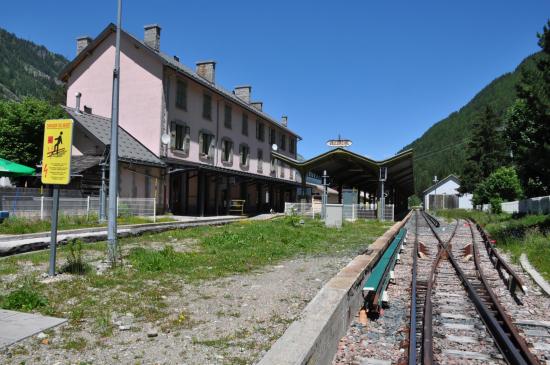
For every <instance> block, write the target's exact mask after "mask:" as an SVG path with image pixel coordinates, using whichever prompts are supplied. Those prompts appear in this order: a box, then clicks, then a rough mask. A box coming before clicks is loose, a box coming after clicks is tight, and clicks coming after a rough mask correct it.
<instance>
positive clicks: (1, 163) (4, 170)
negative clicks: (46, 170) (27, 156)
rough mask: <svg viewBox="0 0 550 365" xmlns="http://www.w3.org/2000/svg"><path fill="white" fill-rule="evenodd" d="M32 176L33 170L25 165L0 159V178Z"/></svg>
mask: <svg viewBox="0 0 550 365" xmlns="http://www.w3.org/2000/svg"><path fill="white" fill-rule="evenodd" d="M26 175H34V169H33V168H32V167H28V166H25V165H20V164H18V163H15V162H11V161H8V160H5V159H3V158H1V157H0V177H2V176H7V177H17V176H26Z"/></svg>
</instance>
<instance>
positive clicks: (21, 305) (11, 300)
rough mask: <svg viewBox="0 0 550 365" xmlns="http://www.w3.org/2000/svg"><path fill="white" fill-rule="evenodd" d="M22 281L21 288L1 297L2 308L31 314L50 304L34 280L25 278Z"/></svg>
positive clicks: (0, 305) (0, 306)
mask: <svg viewBox="0 0 550 365" xmlns="http://www.w3.org/2000/svg"><path fill="white" fill-rule="evenodd" d="M22 281H23V284H22V285H21V286H20V287H18V288H16V289H14V290H12V291H10V292H9V293H8V294H7V295H5V296H1V297H0V308H3V309H12V310H18V311H23V312H30V311H32V310H34V309H37V308H41V307H45V306H46V305H47V304H48V300H47V299H46V298H45V297H44V295H43V294H42V293H41V292H40V290H39V288H38V286H37V284H36V283H35V282H34V281H33V280H32V279H29V278H24V279H23V280H22Z"/></svg>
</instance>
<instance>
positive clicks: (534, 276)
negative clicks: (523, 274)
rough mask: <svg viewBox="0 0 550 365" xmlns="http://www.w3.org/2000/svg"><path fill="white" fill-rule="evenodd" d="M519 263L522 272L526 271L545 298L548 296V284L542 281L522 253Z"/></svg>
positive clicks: (549, 286) (549, 288)
mask: <svg viewBox="0 0 550 365" xmlns="http://www.w3.org/2000/svg"><path fill="white" fill-rule="evenodd" d="M519 262H520V264H521V267H522V268H523V270H525V271H527V273H528V274H529V276H531V278H532V279H533V281H534V282H535V283H536V284H537V285H538V286H539V287H540V289H541V290H542V291H543V292H544V293H545V294H546V295H547V296H550V284H548V282H547V281H546V280H544V278H543V277H542V275H541V274H540V273H539V272H538V271H537V270H536V269H535V268H534V267H533V266H532V265H531V263H530V262H529V259H528V258H527V255H526V254H524V253H522V254H521V256H520V257H519Z"/></svg>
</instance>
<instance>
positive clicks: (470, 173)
mask: <svg viewBox="0 0 550 365" xmlns="http://www.w3.org/2000/svg"><path fill="white" fill-rule="evenodd" d="M501 126H502V121H501V120H500V118H498V116H497V115H496V113H495V112H494V111H493V109H492V108H491V107H490V106H486V107H485V110H484V112H483V114H482V115H481V116H480V117H479V118H478V119H477V120H476V121H475V123H474V126H473V130H472V137H471V139H470V142H469V143H468V158H467V160H466V162H465V165H464V173H463V174H462V176H461V186H460V192H461V193H472V192H473V191H474V190H475V188H476V186H477V184H479V183H480V182H481V181H483V180H484V179H485V178H487V177H488V176H489V175H490V174H491V173H492V172H493V171H495V170H496V169H497V168H499V167H501V166H503V165H505V164H506V163H507V161H508V159H507V151H506V145H505V144H504V143H503V136H502V132H501Z"/></svg>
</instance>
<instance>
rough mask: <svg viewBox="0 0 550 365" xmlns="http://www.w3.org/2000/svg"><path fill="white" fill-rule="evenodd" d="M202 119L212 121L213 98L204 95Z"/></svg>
mask: <svg viewBox="0 0 550 365" xmlns="http://www.w3.org/2000/svg"><path fill="white" fill-rule="evenodd" d="M202 117H203V118H204V119H208V120H212V96H211V95H209V94H204V95H203V98H202Z"/></svg>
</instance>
